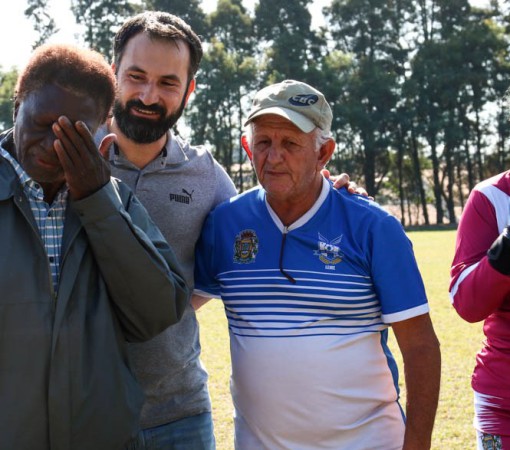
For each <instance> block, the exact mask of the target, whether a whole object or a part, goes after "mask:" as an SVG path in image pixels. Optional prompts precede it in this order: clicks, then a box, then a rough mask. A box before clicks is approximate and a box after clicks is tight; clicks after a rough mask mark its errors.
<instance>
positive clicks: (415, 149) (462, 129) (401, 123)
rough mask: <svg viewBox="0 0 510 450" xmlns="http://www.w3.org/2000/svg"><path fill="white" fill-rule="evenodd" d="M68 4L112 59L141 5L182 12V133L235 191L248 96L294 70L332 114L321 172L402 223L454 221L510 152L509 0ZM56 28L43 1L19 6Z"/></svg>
mask: <svg viewBox="0 0 510 450" xmlns="http://www.w3.org/2000/svg"><path fill="white" fill-rule="evenodd" d="M313 7H315V6H314V4H313V1H312V0H258V1H256V0H255V1H254V2H253V8H250V9H248V8H246V6H245V5H244V4H243V2H242V0H218V3H217V6H216V9H215V10H214V11H212V12H210V13H205V12H204V10H203V8H202V5H201V2H200V1H199V0H141V1H140V0H138V1H129V0H71V9H72V12H73V14H74V16H75V18H76V22H77V23H79V24H81V29H82V30H83V32H82V34H81V37H80V39H81V40H82V43H83V44H86V45H88V46H90V47H92V48H94V49H96V50H98V51H100V52H102V53H103V54H104V55H105V56H106V57H107V58H109V59H111V54H112V37H113V34H114V33H115V31H116V30H117V29H118V27H119V25H120V24H121V23H122V22H123V21H124V20H125V18H126V17H128V16H130V15H132V14H135V13H136V12H138V11H140V10H143V9H152V10H162V11H168V12H171V13H173V14H176V15H178V16H180V17H182V18H183V19H184V20H186V21H187V22H188V23H189V24H190V25H191V26H192V27H193V29H194V30H195V31H196V32H197V33H198V34H199V35H200V36H201V37H202V40H203V43H204V48H205V54H204V59H203V61H202V65H201V69H200V71H199V73H198V78H197V90H196V94H195V95H194V97H193V98H192V100H191V102H190V104H189V105H188V107H187V108H186V111H185V121H184V124H185V126H184V127H183V126H182V125H179V126H180V127H182V129H181V130H177V132H181V133H182V134H186V135H187V136H189V138H190V140H191V141H192V142H194V143H204V144H206V145H208V146H209V147H210V149H211V150H212V152H213V154H214V155H215V157H216V159H217V160H218V161H219V162H220V163H221V164H222V165H223V166H224V167H225V168H226V170H227V172H228V173H229V175H230V176H231V177H232V179H233V180H234V181H235V183H236V185H237V187H238V188H239V190H241V191H242V190H244V189H246V188H248V187H250V186H252V185H253V183H254V182H255V180H254V178H253V174H252V171H251V168H250V166H249V164H247V162H246V156H245V155H244V152H243V150H242V147H241V145H240V134H241V131H242V121H243V118H244V117H245V116H246V115H247V112H248V110H249V107H250V101H251V98H252V96H253V94H254V92H255V91H256V90H257V89H259V88H261V87H263V86H265V85H266V84H268V83H272V82H277V81H281V80H283V79H286V78H294V79H298V80H302V81H305V82H307V83H309V84H311V85H313V86H315V87H317V88H319V89H320V90H321V91H322V92H323V93H324V94H325V95H326V98H327V99H328V101H329V103H330V104H331V106H332V108H333V114H334V121H333V129H332V132H333V135H334V138H335V140H336V142H337V150H336V151H335V154H334V157H333V159H332V161H331V163H330V165H329V168H330V170H331V171H332V172H336V173H340V172H347V173H349V174H351V176H352V177H353V178H355V179H356V181H357V182H358V183H359V184H362V185H364V186H365V187H366V189H367V191H368V192H369V193H370V194H371V195H373V196H375V197H376V200H378V201H379V202H380V203H381V204H383V205H384V204H393V205H395V207H396V210H395V211H394V212H396V213H397V215H398V216H399V217H400V218H401V221H402V223H403V224H404V225H418V224H426V225H431V224H448V223H450V224H455V223H456V221H457V219H458V216H459V212H460V210H461V209H462V207H463V205H464V203H465V201H466V198H467V195H468V193H469V191H470V190H471V189H472V188H473V187H474V185H475V184H476V183H477V182H478V181H480V180H482V179H484V178H487V177H488V176H490V175H493V174H496V173H498V172H501V171H503V170H505V168H506V167H507V164H508V160H509V145H510V143H509V141H510V139H509V135H510V122H509V117H508V113H507V110H508V102H507V99H506V93H507V90H508V88H509V86H510V59H509V50H510V46H509V44H510V43H509V30H510V5H509V2H505V1H498V0H490V2H489V4H488V6H487V7H484V8H475V7H472V6H471V5H470V3H469V2H468V1H467V0H331V1H330V2H329V3H328V4H327V6H325V7H324V8H323V9H322V11H314V15H316V16H318V17H320V18H321V19H322V20H321V25H320V26H312V15H311V13H310V8H313ZM25 15H26V16H27V19H28V20H30V21H32V23H33V24H34V28H35V29H36V30H37V32H38V34H39V38H38V40H37V41H36V42H35V43H34V47H36V46H38V45H40V44H41V43H43V42H45V41H46V40H47V39H48V38H49V37H50V36H51V35H52V34H53V33H55V32H56V31H57V27H56V25H55V22H54V20H53V19H52V18H51V16H50V15H49V13H48V0H28V2H27V9H26V11H25ZM16 77H17V71H16V69H15V68H13V69H9V70H3V69H1V68H0V79H1V81H2V83H1V85H0V123H1V125H3V127H4V128H6V127H8V126H10V125H11V124H12V118H11V116H12V105H11V97H12V90H13V86H14V83H15V80H16Z"/></svg>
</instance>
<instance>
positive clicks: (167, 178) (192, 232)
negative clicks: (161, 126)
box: [95, 127, 236, 428]
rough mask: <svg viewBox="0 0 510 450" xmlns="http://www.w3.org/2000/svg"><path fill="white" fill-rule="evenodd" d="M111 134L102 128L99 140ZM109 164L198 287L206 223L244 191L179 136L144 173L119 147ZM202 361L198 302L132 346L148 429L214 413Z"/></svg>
mask: <svg viewBox="0 0 510 450" xmlns="http://www.w3.org/2000/svg"><path fill="white" fill-rule="evenodd" d="M107 133H108V130H107V129H106V127H102V128H101V129H100V130H99V131H98V132H97V134H96V137H95V139H96V142H100V141H101V139H102V138H103V137H104V136H105V135H106V134H107ZM109 161H110V164H111V168H112V175H113V176H115V177H117V178H120V179H121V180H122V181H124V182H125V183H126V184H128V185H129V187H131V189H132V190H133V191H134V192H135V194H136V196H137V197H138V198H139V199H140V201H141V202H142V203H143V205H144V206H145V207H146V208H147V210H148V212H149V214H150V215H151V217H152V219H153V220H154V222H155V223H156V225H157V226H158V227H159V229H160V230H161V232H162V233H163V235H164V236H165V238H166V240H167V241H168V243H169V244H170V245H171V246H172V248H173V250H174V251H175V254H176V255H177V258H178V260H179V262H180V263H181V265H182V268H183V271H184V276H185V278H186V281H187V282H188V284H189V285H190V286H191V287H192V286H193V268H194V251H195V243H196V241H197V240H198V238H199V236H200V231H201V229H202V224H203V222H204V220H205V218H206V216H207V214H208V213H209V211H211V209H213V208H214V207H215V206H216V205H217V204H218V203H220V202H222V201H224V200H226V199H228V198H230V197H232V196H234V195H235V194H236V189H235V187H234V184H233V183H232V181H231V180H230V178H229V176H228V175H227V173H226V172H225V170H224V169H223V168H222V167H221V166H220V165H219V164H218V163H217V161H216V160H215V159H214V158H213V157H212V155H211V153H210V152H209V151H208V150H206V149H205V147H203V146H197V147H195V146H190V145H189V144H188V143H187V142H185V141H183V140H182V139H180V138H179V137H176V136H174V135H173V134H172V133H169V137H168V141H167V144H166V146H165V148H164V149H163V151H162V152H161V154H160V155H159V156H158V157H157V158H155V159H154V160H153V161H152V162H151V163H150V164H148V165H147V166H146V167H144V168H143V169H138V168H137V167H136V166H135V165H133V164H131V163H130V162H129V161H128V160H127V159H126V158H125V157H124V156H123V155H122V152H120V151H119V150H118V149H117V148H116V147H114V146H112V147H111V148H110V153H109ZM147 301H150V299H147ZM199 356H200V341H199V333H198V322H197V319H196V316H195V312H194V310H193V308H192V307H191V306H190V305H188V307H187V309H186V311H185V313H184V315H183V317H182V319H181V320H180V321H179V323H177V324H176V325H173V326H171V327H169V328H168V329H167V330H166V331H164V332H163V333H161V334H160V335H158V336H156V337H155V338H153V339H152V340H150V341H148V342H144V343H137V344H130V345H129V357H130V361H131V364H132V367H133V370H134V372H135V375H136V377H137V379H138V381H139V382H140V384H141V385H142V387H143V390H144V393H145V396H146V400H145V404H144V406H143V409H142V417H141V425H142V428H149V427H154V426H158V425H162V424H165V423H169V422H173V421H175V420H179V419H182V418H185V417H191V416H194V415H197V414H201V413H203V412H207V411H211V402H210V398H209V392H208V389H207V372H206V371H205V369H204V368H203V367H202V364H201V362H200V359H199Z"/></svg>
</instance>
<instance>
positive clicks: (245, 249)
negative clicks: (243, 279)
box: [234, 230, 259, 264]
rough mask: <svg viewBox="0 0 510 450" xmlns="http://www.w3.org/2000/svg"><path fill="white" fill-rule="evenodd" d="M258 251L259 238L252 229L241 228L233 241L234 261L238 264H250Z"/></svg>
mask: <svg viewBox="0 0 510 450" xmlns="http://www.w3.org/2000/svg"><path fill="white" fill-rule="evenodd" d="M258 252H259V238H258V237H257V234H256V233H255V231H253V230H243V231H241V232H240V233H239V234H238V235H237V236H236V240H235V242H234V262H235V263H238V264H250V263H253V262H255V257H256V256H257V253H258Z"/></svg>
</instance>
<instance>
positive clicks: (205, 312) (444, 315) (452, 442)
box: [198, 230, 483, 450]
mask: <svg viewBox="0 0 510 450" xmlns="http://www.w3.org/2000/svg"><path fill="white" fill-rule="evenodd" d="M408 236H409V238H410V239H411V241H412V242H413V245H414V249H415V253H416V258H417V260H418V265H419V267H420V270H421V273H422V276H423V279H424V282H425V287H426V289H427V294H428V298H429V301H430V306H431V316H432V320H433V322H434V326H435V329H436V333H437V335H438V337H439V340H440V342H441V353H442V360H443V368H442V382H441V396H440V400H439V409H438V414H437V419H436V425H435V428H434V437H433V445H432V448H433V449H434V450H440V449H449V450H450V449H453V450H467V449H471V448H474V445H473V444H474V440H473V438H474V432H473V429H472V425H471V422H472V416H473V407H472V393H471V388H470V377H471V371H472V369H473V366H474V358H475V354H476V352H477V351H478V349H479V348H480V346H481V342H482V337H483V336H482V331H481V324H468V323H465V322H464V321H462V320H461V319H460V318H459V317H458V316H457V315H456V313H455V311H454V310H453V308H452V306H451V304H450V300H449V297H448V282H449V268H450V263H451V260H452V256H453V248H454V239H455V231H452V230H448V231H414V232H409V233H408ZM198 318H199V321H200V326H201V340H202V360H203V362H204V364H205V366H206V367H207V370H208V371H209V374H210V381H209V388H210V391H211V397H212V402H213V416H214V425H215V429H216V439H217V448H218V450H232V449H233V438H232V436H233V427H232V402H231V399H230V392H229V374H230V353H229V348H228V330H227V324H226V320H225V316H224V312H223V306H222V304H221V302H220V301H212V302H209V304H207V305H206V306H204V307H203V308H202V309H201V310H200V311H199V313H198ZM392 348H393V349H394V354H395V356H396V357H397V358H399V356H400V355H399V353H398V349H397V347H396V345H395V343H394V341H392ZM398 361H399V364H401V360H400V359H398ZM402 373H403V372H402V370H401V374H402ZM402 378H403V377H402V376H401V379H402ZM402 392H403V396H405V389H403V388H402Z"/></svg>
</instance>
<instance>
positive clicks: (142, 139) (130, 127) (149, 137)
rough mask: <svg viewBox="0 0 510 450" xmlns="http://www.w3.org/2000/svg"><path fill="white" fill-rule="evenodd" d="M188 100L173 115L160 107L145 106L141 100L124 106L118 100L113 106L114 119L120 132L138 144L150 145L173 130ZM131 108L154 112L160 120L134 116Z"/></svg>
mask: <svg viewBox="0 0 510 450" xmlns="http://www.w3.org/2000/svg"><path fill="white" fill-rule="evenodd" d="M185 105H186V98H185V97H184V98H183V99H182V102H181V104H180V106H179V108H178V109H177V110H176V111H174V112H173V113H171V114H167V109H166V108H164V107H163V106H160V105H156V104H154V105H148V106H147V105H144V104H143V103H142V102H141V101H140V100H128V101H127V102H126V105H125V106H123V105H122V103H121V102H120V100H119V99H118V98H116V99H115V103H114V105H113V117H114V118H115V121H116V122H117V125H118V127H119V128H120V131H122V133H124V135H125V136H126V137H127V138H129V139H131V140H132V141H133V142H136V143H137V144H150V143H151V142H155V141H157V140H159V139H160V138H161V137H163V136H164V135H165V134H166V133H167V132H168V130H170V128H172V127H173V126H174V125H175V124H176V123H177V121H178V120H179V118H180V117H181V115H182V112H183V111H184V106H185ZM131 108H139V109H142V110H145V111H152V112H155V113H157V114H159V119H158V120H152V119H146V118H145V117H138V116H134V115H132V114H131V113H130V111H131Z"/></svg>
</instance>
